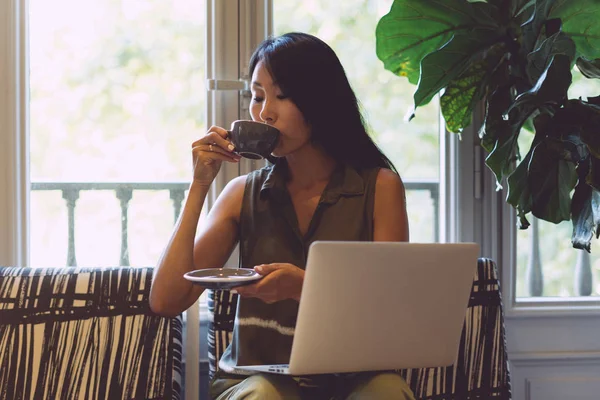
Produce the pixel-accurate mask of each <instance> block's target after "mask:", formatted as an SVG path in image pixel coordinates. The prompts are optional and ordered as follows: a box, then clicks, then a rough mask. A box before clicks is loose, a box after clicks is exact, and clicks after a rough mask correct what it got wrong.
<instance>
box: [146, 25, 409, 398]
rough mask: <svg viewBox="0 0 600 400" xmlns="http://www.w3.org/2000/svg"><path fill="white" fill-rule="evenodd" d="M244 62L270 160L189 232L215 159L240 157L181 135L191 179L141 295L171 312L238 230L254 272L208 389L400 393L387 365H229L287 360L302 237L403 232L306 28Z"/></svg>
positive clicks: (214, 138) (214, 139)
mask: <svg viewBox="0 0 600 400" xmlns="http://www.w3.org/2000/svg"><path fill="white" fill-rule="evenodd" d="M250 73H251V76H252V82H251V90H252V95H253V98H252V102H251V105H250V114H251V116H252V119H253V120H255V121H260V122H264V123H267V124H270V125H273V126H275V127H276V128H278V129H279V130H280V132H281V135H280V139H279V142H278V144H277V146H276V148H275V149H274V150H273V152H272V156H273V157H272V159H271V160H270V161H272V163H273V165H269V166H268V167H265V168H262V169H261V170H258V171H254V172H252V173H250V174H248V175H247V176H240V177H238V178H235V179H233V180H232V181H231V182H229V183H228V184H227V186H226V187H225V189H224V190H223V192H222V193H221V195H220V196H219V198H218V199H217V201H216V202H215V204H214V206H213V207H212V209H211V210H210V212H209V214H208V216H207V218H206V220H205V221H204V222H203V224H202V225H201V226H200V227H199V232H198V234H197V235H196V227H197V225H198V221H199V217H200V211H201V209H202V205H203V204H204V201H205V198H206V195H207V193H208V190H209V187H210V185H211V183H212V182H213V180H214V178H215V176H216V175H217V173H218V171H219V168H220V167H221V164H222V163H223V162H233V163H236V162H238V161H239V159H240V157H239V156H238V155H237V154H236V153H235V148H234V147H233V144H232V143H231V142H230V141H229V140H228V137H227V131H226V130H225V129H223V128H221V127H216V126H213V127H211V128H210V129H209V131H208V133H207V134H206V135H205V136H204V137H202V138H201V139H200V140H197V141H196V142H194V143H193V145H192V154H193V164H194V179H193V182H192V183H191V186H190V189H189V194H188V198H187V201H186V203H185V206H184V209H183V211H182V213H181V217H180V218H179V221H178V222H177V224H176V227H175V230H174V233H173V235H172V237H171V240H170V242H169V244H168V245H167V247H166V249H165V251H164V253H163V256H162V257H161V260H160V262H159V264H158V266H157V270H156V273H155V277H154V280H153V283H152V289H151V294H150V305H151V307H152V309H153V310H154V311H155V312H157V313H160V314H164V315H171V316H173V315H177V314H179V313H181V312H183V311H184V310H186V309H187V308H188V307H190V306H191V305H192V304H193V303H194V302H195V301H196V300H197V299H198V297H199V296H200V294H201V293H202V291H203V289H202V288H200V287H198V286H194V285H192V284H190V283H189V282H187V281H186V280H184V279H183V277H182V276H183V274H184V273H185V272H188V271H191V270H194V269H201V268H211V267H222V266H223V265H224V263H225V262H226V261H227V259H228V258H229V256H230V254H231V252H232V250H233V249H234V247H235V245H236V244H237V243H238V242H239V245H240V255H241V261H240V263H241V264H240V265H241V266H243V267H246V268H251V267H254V268H255V270H256V271H257V272H258V273H260V274H261V275H263V276H264V278H263V279H261V280H260V281H258V283H255V284H252V285H249V286H244V287H240V288H238V289H237V293H239V295H240V296H241V297H240V299H239V302H238V309H237V318H236V326H235V327H234V340H233V341H232V344H231V346H229V348H228V349H227V350H226V352H225V354H223V356H222V358H221V360H220V363H219V369H220V371H219V374H218V375H217V377H216V378H215V379H214V380H213V382H212V383H211V395H212V396H213V397H214V398H219V399H235V398H257V399H270V398H285V399H287V398H301V397H306V398H311V399H312V398H318V397H321V396H323V397H327V398H330V397H337V398H365V397H361V396H363V395H364V396H366V398H369V399H376V398H381V399H395V398H399V399H412V398H413V397H412V394H411V392H410V389H409V388H408V386H407V385H406V383H405V382H404V380H403V379H402V378H401V377H400V376H399V375H397V374H392V373H381V374H376V373H369V374H351V375H339V376H338V375H327V376H318V377H315V378H313V379H294V378H291V377H283V376H275V375H266V374H264V375H263V374H258V375H253V376H250V377H248V376H245V375H241V374H240V373H239V371H236V366H238V365H253V364H275V363H287V362H289V356H290V351H291V344H292V338H293V330H294V326H295V321H296V315H297V311H298V301H299V299H300V294H301V291H302V282H303V278H304V267H305V263H306V256H307V251H308V247H309V245H310V244H311V243H312V242H313V241H315V240H368V241H370V240H375V241H408V222H407V215H406V203H405V193H404V187H403V184H402V181H401V179H400V177H399V176H398V174H397V173H396V172H395V168H394V167H393V165H392V163H391V162H390V161H389V160H388V159H387V158H386V157H385V156H384V155H383V154H382V153H381V151H380V150H379V149H378V148H377V146H376V145H375V144H374V143H373V141H372V140H371V139H370V137H369V136H368V134H367V132H366V129H365V126H364V123H363V120H362V117H361V114H360V110H359V106H358V102H357V99H356V96H355V95H354V92H353V91H352V89H351V87H350V84H349V82H348V80H347V78H346V75H345V73H344V69H343V67H342V65H341V64H340V61H339V60H338V58H337V56H336V55H335V53H334V52H333V50H332V49H331V48H330V47H329V46H328V45H327V44H325V43H324V42H322V41H321V40H320V39H317V38H316V37H313V36H310V35H307V34H302V33H289V34H285V35H282V36H280V37H277V38H271V39H267V40H265V41H264V42H263V43H262V44H261V45H260V46H259V47H258V48H257V50H256V51H255V53H254V55H253V56H252V58H251V60H250ZM352 396H354V397H352Z"/></svg>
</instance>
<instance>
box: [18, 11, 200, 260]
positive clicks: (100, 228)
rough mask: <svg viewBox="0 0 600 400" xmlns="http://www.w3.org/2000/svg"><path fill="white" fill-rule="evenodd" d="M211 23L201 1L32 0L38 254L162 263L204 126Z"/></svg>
mask: <svg viewBox="0 0 600 400" xmlns="http://www.w3.org/2000/svg"><path fill="white" fill-rule="evenodd" d="M65 10H68V12H65ZM205 25H206V22H205V10H204V7H203V5H202V2H199V1H195V0H183V1H177V2H175V3H171V2H164V1H161V0H145V1H143V2H133V1H126V0H110V1H106V0H96V1H85V2H81V1H74V0H61V1H52V2H48V1H44V0H31V1H30V2H29V28H30V29H29V32H30V36H29V38H30V40H29V43H30V47H29V50H30V52H29V60H30V71H31V72H30V93H31V97H30V158H29V160H30V174H31V175H30V180H31V190H32V192H31V218H30V221H31V227H30V243H31V248H30V255H31V256H30V259H31V264H32V265H36V266H50V265H51V266H61V265H87V266H101V265H105V266H109V265H134V266H147V265H154V264H155V263H156V260H157V259H158V258H159V256H160V252H161V251H162V249H163V248H164V245H165V243H166V242H167V240H168V238H169V236H170V233H171V230H172V225H173V220H174V218H175V217H176V216H177V214H178V212H179V208H180V206H181V202H182V200H183V197H184V193H185V190H186V189H187V186H188V182H189V179H190V176H191V163H190V157H189V156H188V154H186V153H185V151H186V150H187V149H189V148H190V144H191V143H192V142H193V141H194V140H195V138H197V137H198V136H200V135H202V134H204V132H205V125H206V124H205V113H204V111H203V110H204V109H205V108H206V96H205V94H204V93H205V76H204V64H205V62H204V36H205V30H206V27H205Z"/></svg>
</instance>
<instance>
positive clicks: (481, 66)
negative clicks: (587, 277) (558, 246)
mask: <svg viewBox="0 0 600 400" xmlns="http://www.w3.org/2000/svg"><path fill="white" fill-rule="evenodd" d="M598 21H600V1H598V0H577V1H574V0H487V1H486V0H479V1H476V0H395V1H394V3H393V4H392V7H391V9H390V11H389V13H388V14H386V15H385V16H383V17H382V18H381V20H380V21H379V22H378V25H377V29H376V52H377V56H378V57H379V59H380V60H381V61H382V62H383V64H384V67H385V68H386V69H387V70H389V71H391V72H393V73H394V74H396V75H399V76H403V77H406V78H407V79H408V80H409V82H411V83H412V84H414V85H416V91H415V93H414V108H413V110H412V113H411V115H412V116H411V117H410V118H411V119H412V118H413V117H414V116H415V112H416V109H417V108H418V107H420V106H423V105H425V104H427V103H429V102H430V101H431V100H432V99H433V98H434V97H435V96H436V95H437V94H438V93H440V92H442V93H443V94H442V95H441V97H440V105H441V110H442V114H443V116H444V119H445V121H446V126H447V129H448V130H449V131H451V132H456V133H460V132H461V131H462V130H463V129H464V128H465V127H467V126H468V125H470V124H471V122H472V115H473V111H474V110H475V108H476V106H477V105H478V104H483V106H484V109H485V117H484V120H483V123H482V126H481V127H480V129H479V137H480V143H481V146H482V147H483V148H484V149H485V150H486V152H487V157H486V164H487V166H488V167H489V168H490V169H491V170H492V171H493V173H494V174H495V176H496V179H497V182H498V185H499V186H500V184H502V183H503V182H506V185H507V188H508V195H507V201H508V203H510V204H511V205H512V206H514V207H515V208H516V210H517V214H518V217H519V222H520V227H521V229H526V228H527V227H528V226H529V222H528V220H527V216H528V214H530V213H531V214H533V215H534V216H535V217H537V218H540V219H543V220H545V221H549V222H552V223H559V222H562V221H567V220H571V221H572V223H573V235H572V243H573V246H574V247H575V248H579V249H586V250H587V251H588V252H589V251H590V248H591V239H592V237H593V236H594V234H595V235H596V237H598V235H600V97H589V98H587V99H583V98H579V99H569V98H568V94H567V93H568V90H569V88H570V86H571V83H572V75H571V71H572V70H573V68H574V67H576V68H578V69H579V71H581V73H582V74H583V75H584V76H585V77H586V78H588V79H599V78H600V22H598ZM521 134H527V135H533V137H532V140H531V146H530V147H529V148H528V149H520V148H519V145H518V138H519V135H521ZM522 154H524V156H522Z"/></svg>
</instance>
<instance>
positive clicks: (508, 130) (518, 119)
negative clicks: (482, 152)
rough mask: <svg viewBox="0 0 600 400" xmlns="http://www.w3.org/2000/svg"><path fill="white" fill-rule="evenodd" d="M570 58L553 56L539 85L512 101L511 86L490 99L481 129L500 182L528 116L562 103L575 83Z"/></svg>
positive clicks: (514, 155) (509, 166)
mask: <svg viewBox="0 0 600 400" xmlns="http://www.w3.org/2000/svg"><path fill="white" fill-rule="evenodd" d="M569 65H570V64H569V58H568V57H567V56H565V55H563V54H557V55H555V56H553V57H552V60H551V61H550V65H549V66H548V68H546V70H545V71H544V72H543V73H542V75H541V76H540V78H539V80H538V82H537V83H536V85H535V86H534V87H533V88H532V89H531V90H529V91H527V92H525V93H522V94H521V95H519V96H518V97H517V98H516V99H515V101H514V102H512V101H511V96H510V88H509V87H507V88H504V89H499V90H498V91H497V92H496V93H494V94H493V95H492V97H491V98H490V100H489V101H488V107H487V111H486V117H485V124H484V127H483V128H482V131H481V132H480V136H481V138H482V145H483V147H484V148H485V149H486V150H488V151H489V152H490V154H489V155H488V157H487V158H486V164H487V166H488V167H489V168H490V169H491V170H492V171H493V172H494V174H495V175H496V180H497V181H498V183H501V182H502V177H503V176H505V175H508V174H510V173H511V171H512V168H513V167H512V165H513V162H514V161H515V160H516V158H517V155H518V154H517V150H518V148H517V139H518V137H519V133H520V131H521V128H522V127H523V125H524V124H525V121H527V119H528V118H530V117H531V116H532V114H533V113H534V112H535V111H536V110H538V109H539V108H540V107H542V106H544V105H545V104H560V103H562V101H563V99H564V98H565V97H566V95H567V89H568V88H569V85H570V84H571V72H570V69H569Z"/></svg>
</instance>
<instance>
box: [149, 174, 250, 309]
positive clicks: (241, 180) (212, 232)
mask: <svg viewBox="0 0 600 400" xmlns="http://www.w3.org/2000/svg"><path fill="white" fill-rule="evenodd" d="M245 181H246V177H245V176H240V177H237V178H235V179H233V180H232V181H230V182H229V183H228V184H227V186H226V187H225V189H224V190H223V192H222V193H221V194H220V195H219V197H218V199H217V201H216V202H215V204H214V206H213V207H212V208H211V210H210V212H209V213H208V215H207V217H206V220H204V221H203V223H202V224H200V226H198V221H199V219H200V213H201V210H202V206H203V205H204V201H205V199H206V195H207V192H208V188H207V187H206V186H205V185H199V184H197V182H193V183H192V184H191V186H190V190H189V193H188V197H187V200H186V202H185V206H184V207H183V210H182V212H181V215H180V217H179V220H178V221H177V224H176V225H175V229H174V231H173V234H172V236H171V239H170V241H169V243H168V244H167V247H166V248H165V250H164V252H163V254H162V256H161V258H160V260H159V262H158V265H157V266H156V268H155V272H154V278H153V280H152V287H151V289H150V308H151V309H152V311H154V312H155V313H157V314H161V315H167V316H175V315H178V314H180V313H181V312H183V311H185V310H186V309H188V308H189V307H190V306H191V305H192V304H193V303H194V302H195V301H196V300H198V297H199V296H200V295H201V294H202V292H203V291H204V288H202V287H200V286H197V285H195V284H192V283H191V282H189V281H187V280H186V279H184V278H183V274H185V273H186V272H189V271H193V270H195V269H203V268H220V267H222V266H223V265H224V264H225V262H226V261H227V259H228V258H229V256H230V255H231V252H232V250H233V248H234V247H235V245H236V243H237V240H238V223H239V217H240V211H241V206H242V198H243V194H244V188H245ZM197 228H198V230H199V233H198V236H197V237H196V230H197ZM195 237H196V238H195Z"/></svg>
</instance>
